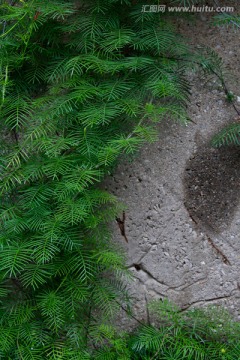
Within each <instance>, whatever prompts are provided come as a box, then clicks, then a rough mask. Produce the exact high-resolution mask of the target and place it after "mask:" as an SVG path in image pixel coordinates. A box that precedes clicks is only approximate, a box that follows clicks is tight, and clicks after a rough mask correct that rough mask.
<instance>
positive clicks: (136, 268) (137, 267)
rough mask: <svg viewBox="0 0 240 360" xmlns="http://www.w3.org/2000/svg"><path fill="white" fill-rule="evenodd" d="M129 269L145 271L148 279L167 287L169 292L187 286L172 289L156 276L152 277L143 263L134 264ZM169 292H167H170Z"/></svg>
mask: <svg viewBox="0 0 240 360" xmlns="http://www.w3.org/2000/svg"><path fill="white" fill-rule="evenodd" d="M128 268H129V269H131V268H134V269H135V270H137V271H143V272H144V273H145V274H147V275H148V277H150V278H151V279H153V280H154V281H156V282H157V283H158V284H160V285H164V286H166V287H167V288H168V290H169V289H172V290H174V289H176V288H178V287H180V286H183V285H185V284H181V285H177V286H176V287H171V286H170V285H168V284H166V283H165V282H163V281H160V280H158V279H157V278H156V277H155V276H154V275H152V273H151V272H150V271H149V270H147V269H146V268H145V267H144V266H143V265H142V264H141V263H138V264H136V263H134V264H132V265H131V266H130V267H128ZM168 290H167V291H168Z"/></svg>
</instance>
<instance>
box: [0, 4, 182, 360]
mask: <svg viewBox="0 0 240 360" xmlns="http://www.w3.org/2000/svg"><path fill="white" fill-rule="evenodd" d="M143 4H144V2H141V1H129V0H121V1H120V0H101V1H99V0H87V1H73V0H69V1H61V0H52V1H47V0H31V1H30V0H29V1H28V0H20V1H7V0H5V1H2V2H1V5H0V24H1V34H0V49H1V54H0V118H1V138H2V140H1V143H2V145H1V157H0V171H1V174H0V184H1V185H0V191H1V193H0V246H1V255H0V358H1V359H3V360H5V359H12V360H15V359H16V360H17V359H21V360H23V359H24V360H29V359H34V360H40V359H44V360H46V359H81V360H82V359H89V358H90V355H89V354H88V353H87V352H86V348H87V346H88V342H89V337H90V336H91V335H90V334H91V332H90V331H89V328H90V327H91V326H92V324H93V323H94V324H95V323H97V322H98V321H99V318H100V315H102V316H108V315H111V314H112V313H114V312H115V310H116V302H115V299H116V297H118V299H121V297H122V298H124V296H125V286H124V282H123V281H122V280H123V275H124V274H125V270H124V258H123V256H122V255H120V253H119V252H117V251H116V249H115V248H113V245H112V244H111V241H110V239H111V236H110V234H109V230H108V227H107V223H108V222H109V221H111V220H113V219H114V218H115V216H116V215H117V214H119V212H120V211H121V210H122V205H119V203H118V201H117V199H116V198H115V197H114V196H113V195H111V194H109V193H107V192H105V191H103V190H100V189H99V187H98V184H99V183H100V182H101V180H102V179H103V177H104V176H105V175H106V174H108V173H109V171H110V170H111V168H112V167H113V166H114V164H115V163H116V160H117V159H118V158H119V156H120V155H123V154H131V153H133V152H135V151H136V149H138V148H139V146H140V145H142V144H143V143H144V142H145V141H153V140H155V139H156V129H155V123H156V122H159V121H161V120H162V119H165V118H168V117H172V118H175V119H180V120H181V121H183V122H185V121H186V118H187V117H186V111H185V108H186V102H187V99H188V95H189V86H188V83H187V81H186V80H185V76H184V75H185V67H184V65H183V64H184V63H181V61H179V60H175V59H179V58H181V57H182V58H184V59H186V56H187V49H186V47H185V45H184V44H183V43H182V40H181V39H180V38H179V37H178V36H176V34H174V33H173V31H172V29H171V27H170V26H169V25H168V24H167V23H166V22H165V18H164V16H163V14H161V13H143V12H142V11H141V9H142V5H143Z"/></svg>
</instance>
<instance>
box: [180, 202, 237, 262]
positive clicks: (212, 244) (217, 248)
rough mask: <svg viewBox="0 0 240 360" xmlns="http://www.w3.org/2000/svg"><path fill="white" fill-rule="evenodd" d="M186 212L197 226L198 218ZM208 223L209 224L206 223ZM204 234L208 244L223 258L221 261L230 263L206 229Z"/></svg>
mask: <svg viewBox="0 0 240 360" xmlns="http://www.w3.org/2000/svg"><path fill="white" fill-rule="evenodd" d="M185 207H186V205H185ZM186 208H187V207H186ZM188 213H189V216H190V218H191V219H192V221H193V222H194V223H195V224H196V225H197V226H199V223H200V221H199V219H198V218H197V217H196V216H194V215H192V214H190V212H188ZM208 225H209V226H210V224H208ZM210 227H211V226H210ZM205 235H206V238H207V241H208V242H209V244H210V245H211V246H212V248H213V249H214V250H215V251H216V252H217V254H218V255H220V256H221V258H222V259H223V262H224V263H225V264H227V265H231V263H230V261H229V260H228V258H227V256H226V255H225V254H224V253H223V252H222V250H221V249H219V247H217V245H216V244H215V243H214V241H213V240H212V239H211V237H210V236H209V235H208V234H207V233H206V231H205Z"/></svg>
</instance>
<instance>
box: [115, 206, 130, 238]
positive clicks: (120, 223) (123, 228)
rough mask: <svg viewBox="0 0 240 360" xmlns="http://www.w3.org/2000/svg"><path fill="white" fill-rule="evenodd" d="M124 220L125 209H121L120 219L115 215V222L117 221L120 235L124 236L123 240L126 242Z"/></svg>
mask: <svg viewBox="0 0 240 360" xmlns="http://www.w3.org/2000/svg"><path fill="white" fill-rule="evenodd" d="M125 220H126V215H125V211H123V213H122V219H120V218H119V217H116V222H117V223H118V226H119V229H120V232H121V235H122V236H123V237H124V240H125V241H126V242H127V243H128V239H127V236H126V232H125Z"/></svg>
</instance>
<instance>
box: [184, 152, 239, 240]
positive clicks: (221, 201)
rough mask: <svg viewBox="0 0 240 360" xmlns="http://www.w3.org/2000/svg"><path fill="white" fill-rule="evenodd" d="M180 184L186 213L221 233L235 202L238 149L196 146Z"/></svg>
mask: <svg viewBox="0 0 240 360" xmlns="http://www.w3.org/2000/svg"><path fill="white" fill-rule="evenodd" d="M184 187H185V194H186V200H185V206H186V208H187V210H188V212H189V214H190V215H191V216H192V217H193V218H196V219H197V220H199V222H200V224H202V225H204V227H207V228H209V229H210V230H213V231H214V232H215V233H221V232H222V231H223V230H225V229H226V228H227V227H228V226H229V225H230V223H231V221H232V219H233V217H234V213H235V211H236V210H237V207H238V205H239V200H240V148H239V147H236V146H235V147H234V146H232V147H222V148H219V149H214V148H211V147H210V146H207V147H206V146H204V147H201V148H199V149H198V150H197V152H196V153H195V154H194V155H193V156H191V157H190V159H189V160H188V162H187V165H186V168H185V176H184Z"/></svg>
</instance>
